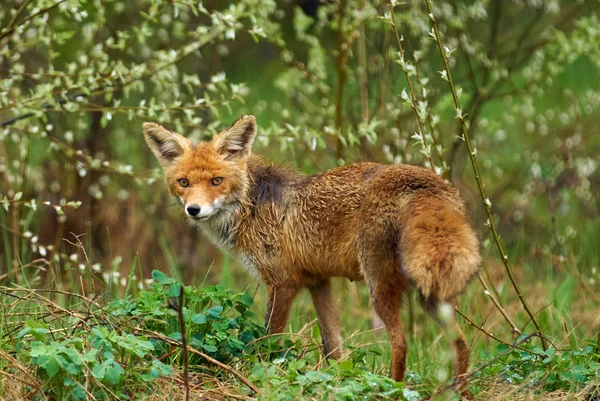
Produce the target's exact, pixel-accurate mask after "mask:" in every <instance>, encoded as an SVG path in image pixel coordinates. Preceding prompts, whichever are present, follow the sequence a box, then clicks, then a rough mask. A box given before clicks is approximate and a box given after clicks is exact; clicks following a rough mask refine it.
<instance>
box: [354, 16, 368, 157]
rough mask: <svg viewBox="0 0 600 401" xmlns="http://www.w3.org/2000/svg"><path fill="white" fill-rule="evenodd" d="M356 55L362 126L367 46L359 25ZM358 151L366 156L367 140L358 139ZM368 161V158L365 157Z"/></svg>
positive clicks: (365, 108)
mask: <svg viewBox="0 0 600 401" xmlns="http://www.w3.org/2000/svg"><path fill="white" fill-rule="evenodd" d="M357 54H358V65H359V68H358V82H359V89H360V121H361V122H362V123H363V124H365V125H366V124H368V123H369V120H370V118H369V83H368V78H367V46H366V44H365V25H364V24H361V25H360V28H359V29H358V41H357ZM360 150H361V153H362V157H363V158H365V157H366V156H368V151H367V138H366V137H363V138H361V139H360ZM367 159H370V157H367Z"/></svg>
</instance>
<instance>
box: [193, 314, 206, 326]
mask: <svg viewBox="0 0 600 401" xmlns="http://www.w3.org/2000/svg"><path fill="white" fill-rule="evenodd" d="M192 323H196V324H204V323H206V315H204V314H203V313H196V314H195V315H194V316H192Z"/></svg>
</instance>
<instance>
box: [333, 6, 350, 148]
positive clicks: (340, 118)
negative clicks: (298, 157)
mask: <svg viewBox="0 0 600 401" xmlns="http://www.w3.org/2000/svg"><path fill="white" fill-rule="evenodd" d="M345 14H346V0H340V7H339V10H338V57H337V73H338V87H337V100H336V102H335V124H336V126H337V129H338V132H339V135H340V136H341V135H343V125H344V114H343V113H344V85H345V84H346V77H347V76H346V64H347V63H348V43H346V41H345V40H344V30H343V24H344V16H345ZM336 157H337V159H338V160H339V159H342V158H343V157H344V148H343V144H342V140H341V139H339V138H338V143H337V153H336Z"/></svg>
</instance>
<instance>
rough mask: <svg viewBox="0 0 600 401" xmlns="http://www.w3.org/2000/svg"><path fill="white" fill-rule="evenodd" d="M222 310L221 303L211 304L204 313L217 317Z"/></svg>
mask: <svg viewBox="0 0 600 401" xmlns="http://www.w3.org/2000/svg"><path fill="white" fill-rule="evenodd" d="M221 312H223V307H222V306H221V305H217V306H213V307H212V308H210V309H208V310H207V311H206V315H207V316H208V317H212V318H213V319H216V318H218V317H219V316H220V315H221Z"/></svg>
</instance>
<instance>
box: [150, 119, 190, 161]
mask: <svg viewBox="0 0 600 401" xmlns="http://www.w3.org/2000/svg"><path fill="white" fill-rule="evenodd" d="M143 127H144V138H145V139H146V143H148V146H149V147H150V149H151V150H152V153H154V154H155V155H156V158H157V159H158V162H159V163H160V165H161V166H163V167H167V166H169V165H171V164H172V163H173V161H174V160H175V159H176V158H178V157H179V156H181V155H182V154H183V152H184V151H185V149H186V148H189V147H190V145H191V142H190V140H189V139H186V138H184V137H183V136H181V135H179V134H177V133H175V132H171V131H169V130H167V129H166V128H163V127H161V126H160V125H158V124H154V123H144V124H143Z"/></svg>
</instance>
